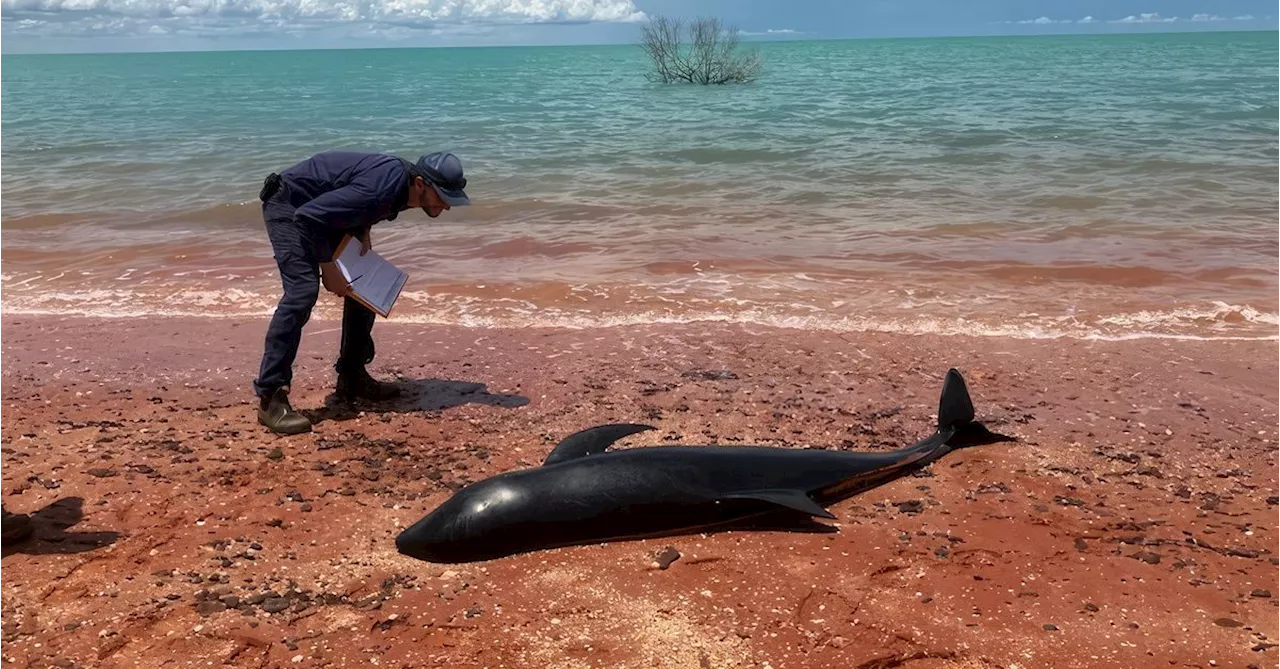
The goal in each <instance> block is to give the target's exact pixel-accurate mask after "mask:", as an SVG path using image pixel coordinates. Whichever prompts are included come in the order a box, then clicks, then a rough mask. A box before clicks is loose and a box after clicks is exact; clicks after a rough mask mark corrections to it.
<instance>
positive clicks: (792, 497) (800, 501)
mask: <svg viewBox="0 0 1280 669" xmlns="http://www.w3.org/2000/svg"><path fill="white" fill-rule="evenodd" d="M723 498H724V499H754V500H759V501H761V502H769V503H770V504H777V505H778V506H785V507H787V508H788V509H794V510H796V511H799V512H801V513H807V514H809V515H811V516H818V517H819V518H830V519H832V520H835V515H834V514H832V513H831V512H830V511H827V510H826V509H824V508H822V507H821V506H819V505H818V503H817V502H815V501H813V498H812V497H810V496H808V495H806V494H804V492H802V491H799V490H788V489H785V488H782V489H777V490H745V491H743V492H735V493H730V494H728V495H724V496H723Z"/></svg>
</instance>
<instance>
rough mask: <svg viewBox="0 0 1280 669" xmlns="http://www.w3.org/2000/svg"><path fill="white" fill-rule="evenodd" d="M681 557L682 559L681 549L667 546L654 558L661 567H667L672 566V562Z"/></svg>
mask: <svg viewBox="0 0 1280 669" xmlns="http://www.w3.org/2000/svg"><path fill="white" fill-rule="evenodd" d="M679 559H680V551H678V550H676V549H675V548H673V547H671V546H667V547H666V548H663V549H662V550H661V551H659V552H658V554H657V555H656V556H655V557H654V560H655V561H656V562H657V563H658V568H659V569H666V568H668V567H670V566H671V563H673V562H675V561H676V560H679Z"/></svg>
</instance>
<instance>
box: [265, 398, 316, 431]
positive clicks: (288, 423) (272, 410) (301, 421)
mask: <svg viewBox="0 0 1280 669" xmlns="http://www.w3.org/2000/svg"><path fill="white" fill-rule="evenodd" d="M258 422H259V423H262V424H263V425H266V426H267V428H268V429H270V430H271V431H272V432H275V433H276V434H301V433H303V432H310V431H311V421H310V420H308V419H307V417H306V416H304V415H302V414H300V413H298V412H297V411H294V410H293V407H292V406H290V405H289V391H288V389H286V388H283V387H282V388H277V389H276V391H275V392H274V393H272V394H271V397H269V398H268V397H264V398H262V399H261V400H260V401H259V402H258Z"/></svg>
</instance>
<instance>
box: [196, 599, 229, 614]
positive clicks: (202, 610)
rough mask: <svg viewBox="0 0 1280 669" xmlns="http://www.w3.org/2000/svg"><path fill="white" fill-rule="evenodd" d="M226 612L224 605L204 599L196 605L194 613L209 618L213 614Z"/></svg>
mask: <svg viewBox="0 0 1280 669" xmlns="http://www.w3.org/2000/svg"><path fill="white" fill-rule="evenodd" d="M226 610H227V607H226V605H225V604H223V603H222V602H219V601H216V600H211V599H206V600H204V601H203V602H200V603H199V604H196V612H197V613H199V614H200V615H201V616H205V617H207V616H211V615H213V614H215V613H221V612H222V611H226Z"/></svg>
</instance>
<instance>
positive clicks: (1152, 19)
mask: <svg viewBox="0 0 1280 669" xmlns="http://www.w3.org/2000/svg"><path fill="white" fill-rule="evenodd" d="M1253 20H1254V17H1253V16H1252V15H1249V14H1245V15H1243V16H1236V17H1232V18H1230V19H1226V18H1223V17H1221V16H1218V15H1217V14H1195V15H1193V16H1192V17H1191V18H1189V19H1186V18H1178V17H1176V16H1171V17H1168V18H1166V17H1163V16H1160V14H1159V13H1158V12H1147V13H1143V14H1130V15H1129V16H1126V17H1124V18H1121V19H1109V20H1107V23H1128V24H1138V23H1184V22H1187V21H1192V22H1195V23H1204V22H1208V21H1253ZM1001 23H1017V24H1020V25H1036V26H1044V25H1052V24H1055V23H1101V21H1099V20H1098V19H1096V18H1094V17H1093V16H1092V15H1090V16H1086V17H1084V18H1082V19H1080V20H1078V21H1072V20H1071V19H1051V18H1049V17H1047V16H1041V17H1040V18H1036V19H1023V20H1021V21H1001Z"/></svg>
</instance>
